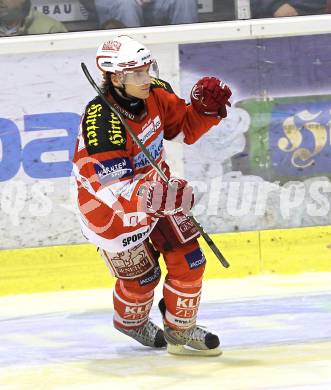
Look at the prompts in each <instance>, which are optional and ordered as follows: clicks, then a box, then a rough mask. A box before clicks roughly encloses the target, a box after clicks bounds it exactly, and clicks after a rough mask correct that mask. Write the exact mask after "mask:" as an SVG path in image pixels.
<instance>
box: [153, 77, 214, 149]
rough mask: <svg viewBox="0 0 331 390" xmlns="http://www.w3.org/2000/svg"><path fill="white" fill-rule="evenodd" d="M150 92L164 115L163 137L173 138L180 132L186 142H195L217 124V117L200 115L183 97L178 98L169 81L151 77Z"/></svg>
mask: <svg viewBox="0 0 331 390" xmlns="http://www.w3.org/2000/svg"><path fill="white" fill-rule="evenodd" d="M152 93H153V94H154V96H155V99H156V100H157V102H158V105H159V107H160V110H161V112H162V114H163V117H164V123H165V125H164V138H165V139H167V140H172V139H174V138H175V137H176V136H177V135H178V134H180V133H181V132H182V133H183V135H184V142H185V143H186V144H193V143H195V142H196V141H197V140H198V139H199V138H200V137H201V136H202V135H203V134H205V133H206V132H207V131H208V130H209V129H210V128H211V127H212V126H215V125H217V124H219V122H220V119H219V118H213V117H209V116H206V115H201V114H199V113H198V112H196V111H195V110H194V109H193V107H192V106H191V105H187V104H186V103H185V100H184V99H181V98H179V97H178V96H177V95H176V94H175V93H174V91H173V90H172V88H171V86H170V84H169V83H167V82H165V81H163V80H159V79H153V81H152Z"/></svg>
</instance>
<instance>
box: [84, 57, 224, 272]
mask: <svg viewBox="0 0 331 390" xmlns="http://www.w3.org/2000/svg"><path fill="white" fill-rule="evenodd" d="M81 67H82V70H83V72H84V74H85V76H86V78H87V80H88V81H89V82H90V84H91V85H92V87H93V88H94V89H95V90H96V92H97V93H98V95H99V96H100V98H101V99H102V101H103V102H104V103H105V104H106V105H107V106H108V107H109V108H110V110H111V111H112V112H113V113H114V114H116V115H117V116H118V118H119V119H120V121H121V122H122V123H123V125H124V126H125V128H126V129H127V131H128V132H129V134H130V135H131V137H132V139H133V140H134V141H135V143H136V144H137V145H139V147H140V148H141V150H142V152H143V153H144V155H145V156H146V158H147V159H148V161H149V162H150V164H151V165H152V167H153V168H154V169H155V171H156V172H157V173H158V174H159V175H160V177H161V178H162V179H163V180H164V181H165V182H166V183H167V184H169V179H168V177H167V176H166V175H165V173H164V172H163V171H162V169H161V168H160V167H159V166H158V165H157V163H156V161H155V160H154V158H153V157H152V155H151V154H150V153H149V151H148V150H147V149H146V147H145V145H144V144H143V143H142V142H141V141H140V139H139V138H138V137H137V136H136V134H135V133H134V131H133V130H132V129H131V127H130V126H129V125H128V123H127V122H126V120H125V118H124V117H123V115H122V114H121V113H120V112H118V110H116V108H114V107H113V105H112V104H111V103H110V102H109V101H108V99H107V98H106V96H105V95H104V94H103V93H102V91H101V90H100V88H99V87H98V86H97V84H96V83H95V81H94V80H93V78H92V76H91V75H90V72H89V71H88V69H87V67H86V65H85V64H84V63H83V62H82V63H81ZM189 217H190V219H191V221H192V222H193V224H194V226H195V227H196V228H197V229H198V231H199V233H200V234H201V236H202V237H203V238H204V240H205V241H206V243H207V244H208V246H209V248H210V249H211V250H212V251H213V252H214V254H215V256H216V257H217V259H218V260H219V261H220V262H221V263H222V265H223V267H225V268H228V267H229V266H230V264H229V263H228V262H227V260H226V259H225V258H224V256H223V255H222V253H221V251H220V250H219V249H218V248H217V246H216V245H215V243H214V241H213V240H212V239H211V238H210V237H209V235H208V234H207V233H206V232H205V231H204V230H203V228H202V227H201V225H200V224H199V222H198V221H197V220H196V219H195V218H194V217H193V216H192V215H189Z"/></svg>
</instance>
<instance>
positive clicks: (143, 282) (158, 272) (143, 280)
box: [139, 266, 161, 286]
mask: <svg viewBox="0 0 331 390" xmlns="http://www.w3.org/2000/svg"><path fill="white" fill-rule="evenodd" d="M160 276H161V269H160V267H159V266H156V267H155V268H154V270H153V271H152V272H150V273H148V274H147V275H145V276H144V277H143V278H141V279H139V284H140V286H145V285H146V284H149V283H152V282H154V281H155V280H157V279H158V278H159V277H160Z"/></svg>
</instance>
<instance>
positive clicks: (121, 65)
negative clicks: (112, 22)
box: [96, 35, 159, 85]
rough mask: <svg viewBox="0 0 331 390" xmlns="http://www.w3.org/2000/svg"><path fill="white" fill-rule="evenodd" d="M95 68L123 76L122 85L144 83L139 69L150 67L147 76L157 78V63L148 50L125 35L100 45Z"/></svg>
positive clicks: (144, 80)
mask: <svg viewBox="0 0 331 390" xmlns="http://www.w3.org/2000/svg"><path fill="white" fill-rule="evenodd" d="M96 61H97V67H98V68H99V69H100V70H101V71H102V72H103V73H104V72H111V73H117V74H122V75H123V83H124V84H128V83H132V84H136V85H141V84H144V83H145V82H146V74H145V79H144V77H143V76H144V75H143V74H141V72H139V69H140V68H142V67H144V66H145V65H150V68H149V72H148V73H147V75H149V76H150V77H156V78H158V77H159V74H158V67H157V63H156V61H155V60H154V58H153V57H152V54H151V52H150V50H149V49H147V48H146V47H145V46H144V45H143V44H141V43H140V42H138V41H135V40H134V39H132V38H131V37H129V36H127V35H119V36H117V37H115V38H113V39H112V40H111V41H106V42H104V43H102V44H101V45H100V46H99V48H98V51H97V58H96Z"/></svg>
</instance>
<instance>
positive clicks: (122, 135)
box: [82, 96, 127, 155]
mask: <svg viewBox="0 0 331 390" xmlns="http://www.w3.org/2000/svg"><path fill="white" fill-rule="evenodd" d="M82 134H83V137H84V142H85V146H86V149H87V152H88V154H89V155H93V154H96V153H100V152H108V151H112V150H125V148H126V140H127V139H126V130H125V127H124V125H123V124H122V122H121V121H120V119H119V118H118V116H117V115H116V114H115V113H113V112H112V111H111V110H110V109H109V107H107V106H106V104H105V103H104V102H103V101H102V99H101V98H100V97H99V96H97V97H95V98H94V99H93V100H92V101H90V102H89V103H88V105H87V106H86V109H85V114H84V117H83V120H82Z"/></svg>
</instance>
